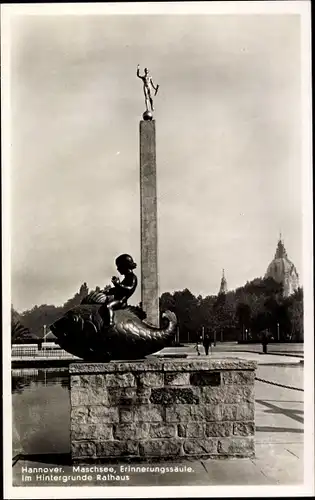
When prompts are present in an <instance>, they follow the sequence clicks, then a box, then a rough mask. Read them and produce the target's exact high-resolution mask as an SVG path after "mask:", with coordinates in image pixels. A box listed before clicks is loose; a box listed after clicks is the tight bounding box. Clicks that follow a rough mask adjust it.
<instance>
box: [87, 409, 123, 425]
mask: <svg viewBox="0 0 315 500" xmlns="http://www.w3.org/2000/svg"><path fill="white" fill-rule="evenodd" d="M87 409H88V415H87V417H86V423H87V424H98V423H100V422H104V423H115V422H119V413H118V408H108V407H107V406H89V407H87Z"/></svg>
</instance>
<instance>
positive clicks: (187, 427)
mask: <svg viewBox="0 0 315 500" xmlns="http://www.w3.org/2000/svg"><path fill="white" fill-rule="evenodd" d="M178 436H179V437H187V438H204V437H205V436H206V424H205V423H203V422H193V423H190V424H178Z"/></svg>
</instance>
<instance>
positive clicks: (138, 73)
mask: <svg viewBox="0 0 315 500" xmlns="http://www.w3.org/2000/svg"><path fill="white" fill-rule="evenodd" d="M137 77H138V78H141V79H142V78H143V77H142V76H141V75H140V66H139V64H138V66H137Z"/></svg>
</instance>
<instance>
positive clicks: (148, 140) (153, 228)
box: [140, 120, 159, 326]
mask: <svg viewBox="0 0 315 500" xmlns="http://www.w3.org/2000/svg"><path fill="white" fill-rule="evenodd" d="M140 200H141V301H142V307H143V309H144V311H145V312H146V314H147V321H148V322H149V323H151V324H152V325H154V326H159V286H158V257H157V199H156V143H155V121H154V120H152V121H145V120H142V121H141V122H140Z"/></svg>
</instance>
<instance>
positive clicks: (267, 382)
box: [255, 377, 304, 392]
mask: <svg viewBox="0 0 315 500" xmlns="http://www.w3.org/2000/svg"><path fill="white" fill-rule="evenodd" d="M255 379H256V380H258V381H259V382H265V384H271V385H277V386H278V387H284V388H285V389H292V390H294V391H302V392H304V389H300V388H299V387H292V386H291V385H284V384H278V383H277V382H271V380H265V379H263V378H258V377H255Z"/></svg>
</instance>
